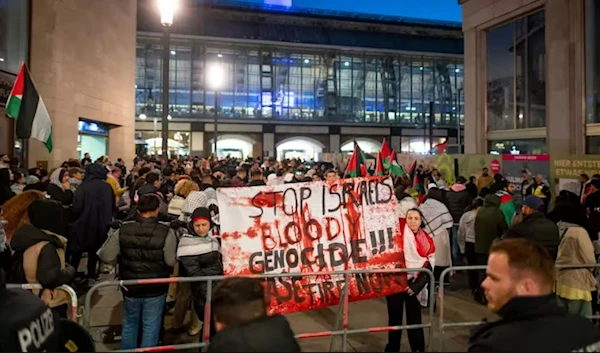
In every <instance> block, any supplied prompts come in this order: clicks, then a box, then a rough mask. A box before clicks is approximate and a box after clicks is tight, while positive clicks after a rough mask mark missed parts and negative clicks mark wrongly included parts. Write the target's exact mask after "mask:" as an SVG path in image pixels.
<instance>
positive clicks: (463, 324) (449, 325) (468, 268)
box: [438, 264, 600, 352]
mask: <svg viewBox="0 0 600 353" xmlns="http://www.w3.org/2000/svg"><path fill="white" fill-rule="evenodd" d="M582 268H589V269H600V264H593V265H556V269H557V270H569V269H571V270H576V269H582ZM486 269H487V265H481V266H456V267H448V268H447V269H445V270H444V271H443V272H442V273H441V275H440V283H444V279H445V278H446V276H447V275H448V273H450V272H459V271H485V270H486ZM484 278H485V277H484ZM444 293H445V291H444V286H440V287H439V293H438V296H439V305H440V314H439V328H438V330H439V334H438V337H439V344H438V351H439V352H443V347H444V336H445V333H446V332H445V329H446V328H460V327H472V326H477V325H479V324H481V323H482V322H483V321H470V322H452V323H446V322H444ZM587 318H588V319H600V315H591V316H588V317H587Z"/></svg>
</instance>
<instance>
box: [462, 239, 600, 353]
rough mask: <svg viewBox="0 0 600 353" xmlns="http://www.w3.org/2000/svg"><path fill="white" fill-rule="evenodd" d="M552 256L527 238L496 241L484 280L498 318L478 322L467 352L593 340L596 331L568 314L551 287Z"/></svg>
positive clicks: (551, 347) (569, 346)
mask: <svg viewBox="0 0 600 353" xmlns="http://www.w3.org/2000/svg"><path fill="white" fill-rule="evenodd" d="M554 277H555V268H554V260H553V259H552V258H551V257H550V256H549V255H548V252H547V251H545V250H544V248H542V247H541V246H539V245H537V244H535V243H533V242H531V241H529V240H527V239H508V240H502V241H499V242H496V243H495V244H494V245H493V246H492V248H491V249H490V257H489V261H488V267H487V278H486V279H485V281H484V282H483V284H482V288H483V289H484V291H485V297H486V298H487V301H488V309H490V311H492V312H494V313H496V314H498V315H499V316H500V317H501V318H500V319H499V320H497V321H493V322H485V323H483V324H482V325H480V326H478V327H476V328H475V329H474V330H473V332H472V333H471V337H469V350H468V351H469V352H570V351H573V350H576V349H580V348H583V347H585V346H588V345H591V344H593V343H596V342H598V341H599V340H600V332H599V331H598V330H597V329H596V328H595V327H594V325H593V324H592V323H591V322H590V321H589V320H588V319H586V318H585V317H583V316H579V315H573V314H569V313H567V309H566V307H565V306H564V305H562V303H561V302H560V301H559V300H558V298H557V297H556V295H555V294H554V293H553V292H554V280H555V278H554Z"/></svg>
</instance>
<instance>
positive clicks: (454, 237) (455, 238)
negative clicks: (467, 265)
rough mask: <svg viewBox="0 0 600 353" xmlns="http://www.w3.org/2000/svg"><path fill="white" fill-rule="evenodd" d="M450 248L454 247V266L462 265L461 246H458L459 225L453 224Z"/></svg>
mask: <svg viewBox="0 0 600 353" xmlns="http://www.w3.org/2000/svg"><path fill="white" fill-rule="evenodd" d="M450 248H451V249H452V266H461V265H462V262H461V256H460V247H459V246H458V226H457V225H453V226H452V233H451V235H450Z"/></svg>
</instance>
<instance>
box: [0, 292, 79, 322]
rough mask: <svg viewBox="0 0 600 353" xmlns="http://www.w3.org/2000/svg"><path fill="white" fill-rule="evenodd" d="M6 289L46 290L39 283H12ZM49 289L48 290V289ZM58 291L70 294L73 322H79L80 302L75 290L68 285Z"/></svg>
mask: <svg viewBox="0 0 600 353" xmlns="http://www.w3.org/2000/svg"><path fill="white" fill-rule="evenodd" d="M6 288H9V289H27V290H33V289H44V287H43V286H42V285H41V284H38V283H25V284H11V283H7V284H6ZM46 289H47V288H46ZM56 289H62V290H64V291H65V292H67V293H68V294H69V297H71V312H70V314H71V320H72V321H75V322H77V318H78V317H77V305H78V301H77V293H75V290H74V289H73V288H71V287H69V286H67V285H62V286H60V287H57V288H55V289H54V290H56Z"/></svg>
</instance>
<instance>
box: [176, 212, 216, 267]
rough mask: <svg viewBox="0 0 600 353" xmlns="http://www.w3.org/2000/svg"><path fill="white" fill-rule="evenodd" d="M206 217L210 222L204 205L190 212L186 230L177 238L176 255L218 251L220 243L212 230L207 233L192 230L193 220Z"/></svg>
mask: <svg viewBox="0 0 600 353" xmlns="http://www.w3.org/2000/svg"><path fill="white" fill-rule="evenodd" d="M199 218H202V219H206V220H208V221H209V222H211V225H212V221H211V215H210V211H209V210H208V208H206V207H199V208H197V209H196V210H194V212H193V213H192V217H191V220H190V222H189V224H188V228H187V232H185V233H184V234H183V235H182V237H181V239H180V240H179V246H178V247H177V257H178V258H181V257H186V256H197V255H204V254H208V253H211V252H213V251H215V252H220V251H221V245H220V244H219V240H218V238H217V237H215V236H213V233H212V230H211V231H209V232H208V234H203V235H201V234H197V233H196V232H195V230H194V220H196V219H199ZM211 228H212V227H211Z"/></svg>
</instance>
